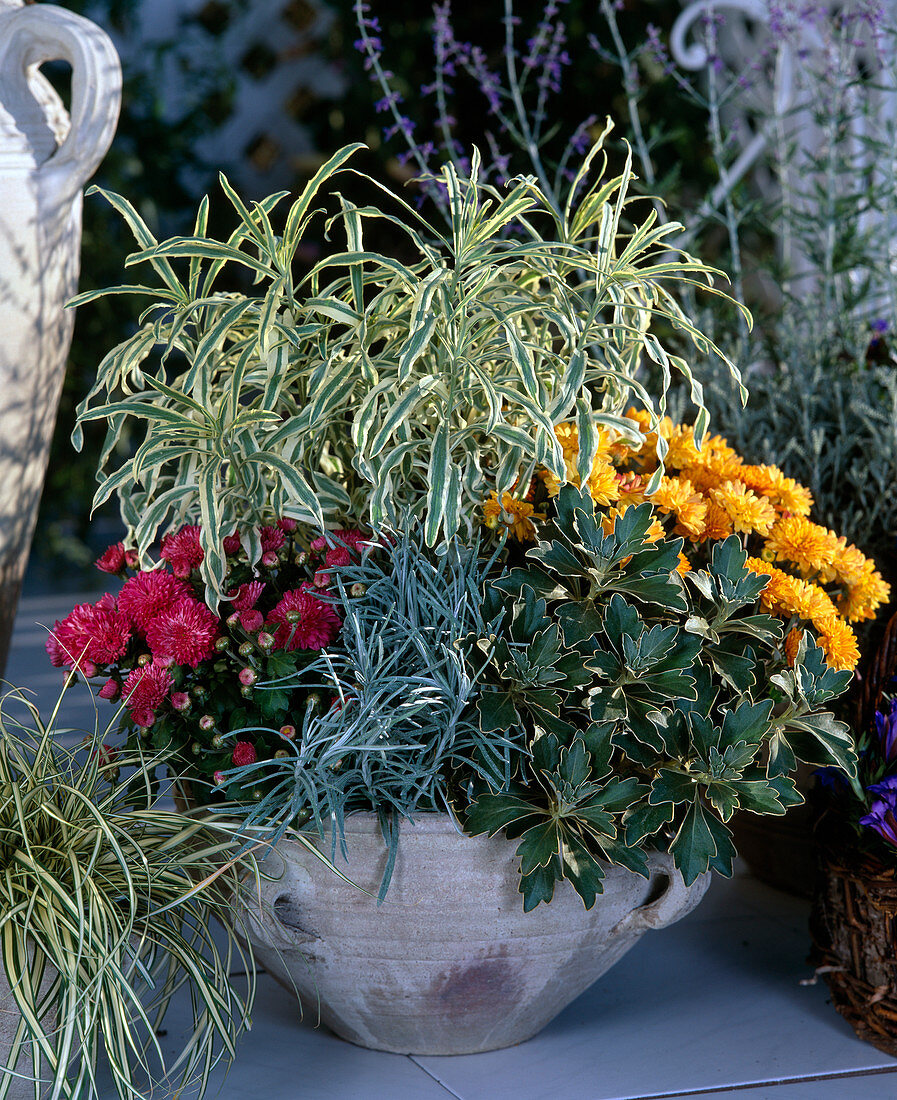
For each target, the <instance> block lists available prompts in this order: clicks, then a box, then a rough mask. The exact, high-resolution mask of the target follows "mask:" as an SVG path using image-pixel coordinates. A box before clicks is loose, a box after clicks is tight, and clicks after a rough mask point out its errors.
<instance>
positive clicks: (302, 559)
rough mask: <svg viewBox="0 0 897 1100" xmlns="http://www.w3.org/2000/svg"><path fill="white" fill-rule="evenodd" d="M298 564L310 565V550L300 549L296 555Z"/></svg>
mask: <svg viewBox="0 0 897 1100" xmlns="http://www.w3.org/2000/svg"><path fill="white" fill-rule="evenodd" d="M296 564H297V565H308V551H307V550H300V551H299V553H298V554H297V555H296Z"/></svg>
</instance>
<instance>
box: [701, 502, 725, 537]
mask: <svg viewBox="0 0 897 1100" xmlns="http://www.w3.org/2000/svg"><path fill="white" fill-rule="evenodd" d="M731 534H732V520H731V518H730V517H729V513H728V512H727V511H726V509H725V508H722V507H721V506H720V505H719V504H717V503H716V501H714V500H709V501H708V502H707V513H706V515H705V516H704V534H703V535H702V536H701V538H702V540H704V541H706V540H707V539H709V540H711V541H712V542H718V541H720V540H721V539H727V538H728V537H729V535H731Z"/></svg>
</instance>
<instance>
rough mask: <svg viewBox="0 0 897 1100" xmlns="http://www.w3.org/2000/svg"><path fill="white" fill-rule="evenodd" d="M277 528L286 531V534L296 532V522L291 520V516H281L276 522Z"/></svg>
mask: <svg viewBox="0 0 897 1100" xmlns="http://www.w3.org/2000/svg"><path fill="white" fill-rule="evenodd" d="M277 526H278V527H279V528H280V529H281V531H286V532H287V534H289V533H290V532H292V531H295V530H296V521H295V520H294V519H293V517H292V516H281V517H280V519H279V520H278V521H277Z"/></svg>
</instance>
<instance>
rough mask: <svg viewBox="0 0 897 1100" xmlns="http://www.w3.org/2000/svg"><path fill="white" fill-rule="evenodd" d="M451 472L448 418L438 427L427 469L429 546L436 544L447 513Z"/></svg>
mask: <svg viewBox="0 0 897 1100" xmlns="http://www.w3.org/2000/svg"><path fill="white" fill-rule="evenodd" d="M451 474H452V471H451V448H450V437H449V423H448V421H447V420H443V421H442V423H441V424H440V425H439V427H438V428H437V429H436V437H435V439H434V440H433V449H432V451H431V452H430V465H429V469H428V471H427V480H428V481H429V484H430V489H429V492H428V494H427V520H426V528H425V531H426V534H425V538H426V540H427V545H428V546H433V545H435V543H436V540H437V538H438V536H439V530H440V528H441V527H442V523H443V519H444V518H445V515H446V505H447V503H448V499H449V492H450V487H451V480H452V478H451Z"/></svg>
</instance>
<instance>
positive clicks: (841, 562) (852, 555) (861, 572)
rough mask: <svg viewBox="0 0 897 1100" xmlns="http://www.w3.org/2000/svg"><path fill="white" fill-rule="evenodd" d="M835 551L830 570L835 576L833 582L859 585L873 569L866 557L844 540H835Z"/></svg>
mask: <svg viewBox="0 0 897 1100" xmlns="http://www.w3.org/2000/svg"><path fill="white" fill-rule="evenodd" d="M835 546H836V547H837V549H836V550H835V552H834V554H833V555H832V562H831V568H832V571H833V573H834V574H835V576H834V580H836V581H838V582H839V583H841V584H846V585H856V584H859V583H860V582H861V581H862V579H863V577H864V576H865V574H866V571H867V570H871V569H874V568H875V567H874V565H873V564H872V562H871V561H869V559H868V558H867V557H866V555H865V554H864V553H863V552H862V551H861V550H858V549H857V548H856V547H855V546H854V545H853V544H852V543H849V542H848V541H847V539H846V538H843V537H842V538H839V539H836V540H835Z"/></svg>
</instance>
